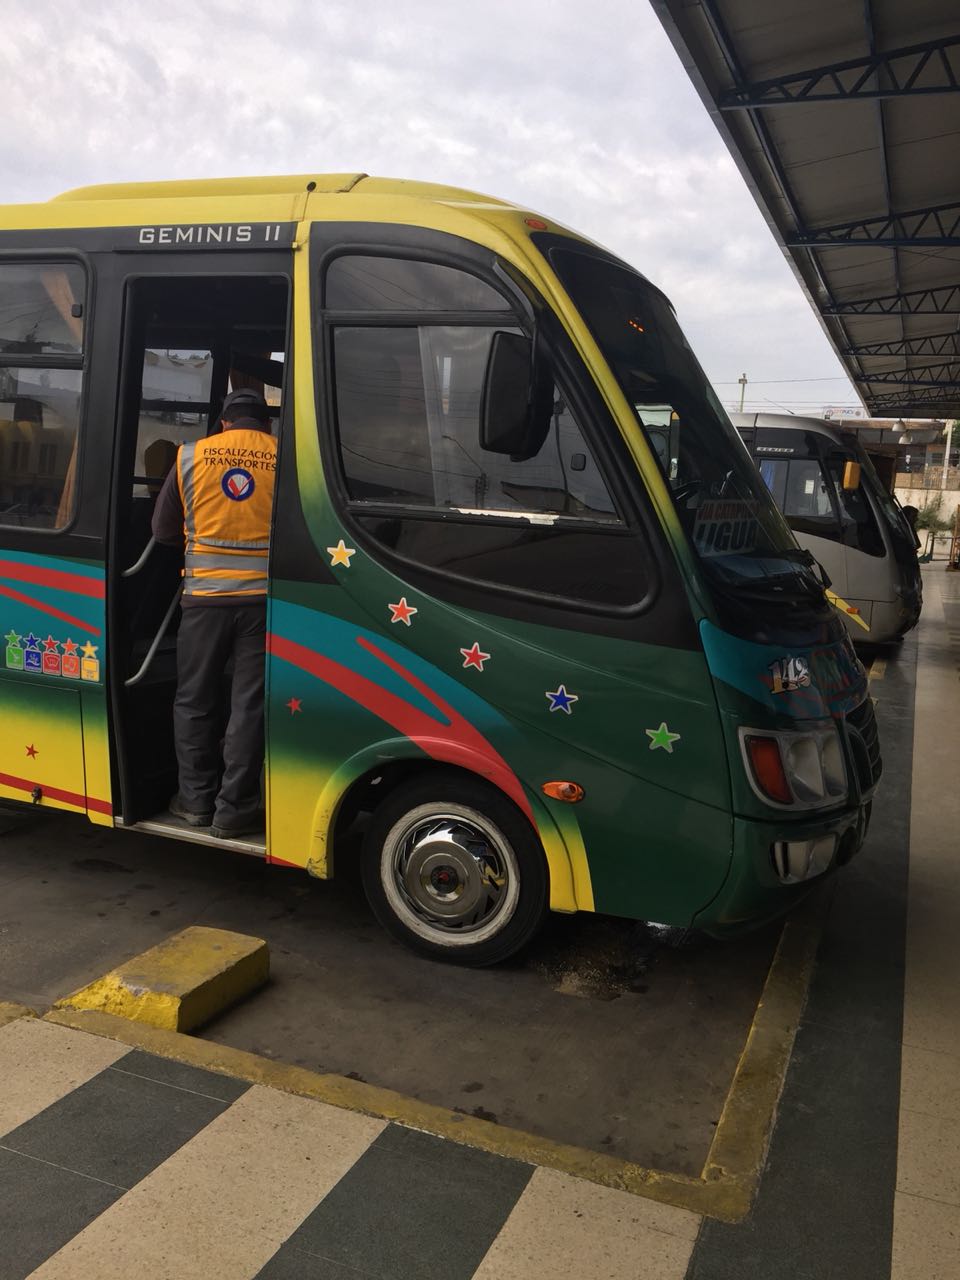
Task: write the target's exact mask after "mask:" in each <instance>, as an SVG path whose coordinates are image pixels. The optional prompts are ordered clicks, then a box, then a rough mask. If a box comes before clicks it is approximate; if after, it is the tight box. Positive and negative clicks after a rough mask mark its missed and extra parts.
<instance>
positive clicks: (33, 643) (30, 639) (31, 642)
mask: <svg viewBox="0 0 960 1280" xmlns="http://www.w3.org/2000/svg"><path fill="white" fill-rule="evenodd" d="M23 647H24V648H25V649H39V648H40V637H39V636H35V635H34V634H33V632H32V631H31V632H30V634H29V635H28V636H27V638H26V640H24V642H23Z"/></svg>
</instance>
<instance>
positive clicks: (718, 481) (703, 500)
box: [549, 241, 820, 595]
mask: <svg viewBox="0 0 960 1280" xmlns="http://www.w3.org/2000/svg"><path fill="white" fill-rule="evenodd" d="M553 244H554V247H552V248H551V249H550V250H549V259H550V262H551V264H552V265H553V267H554V269H555V271H556V272H557V275H558V276H559V277H560V280H561V282H562V284H563V285H564V287H565V288H566V290H567V292H568V293H569V294H570V296H571V298H572V299H573V301H574V303H575V304H576V306H577V308H578V309H579V311H580V313H581V314H582V316H583V317H584V319H585V321H586V322H587V325H588V326H589V328H590V330H591V332H592V334H593V336H594V338H595V339H596V341H597V344H598V345H599V347H600V349H601V351H602V352H603V355H604V357H605V358H606V360H607V362H608V363H609V365H610V368H611V369H612V371H613V373H614V374H615V376H616V378H617V380H618V382H619V383H620V386H621V387H622V389H623V392H624V394H625V395H626V397H627V399H628V400H629V402H630V404H631V405H632V406H633V409H634V412H635V413H636V415H637V420H638V422H639V424H640V426H641V427H642V428H643V430H644V433H645V435H646V437H647V439H648V441H649V442H650V445H651V447H652V448H653V451H654V453H655V454H656V456H657V459H658V461H659V463H660V466H661V468H662V470H663V473H664V476H665V478H666V481H667V484H668V485H669V488H670V492H671V496H672V498H673V503H674V506H675V508H676V511H677V514H678V516H679V518H680V523H681V525H682V526H683V528H684V530H685V532H686V533H687V536H688V537H689V539H690V542H691V544H692V545H693V547H694V548H695V550H696V552H697V554H698V556H699V559H700V562H701V564H702V565H703V567H704V570H705V572H706V575H707V577H708V578H709V579H710V580H711V581H712V582H713V583H714V584H715V585H718V586H721V587H723V586H728V587H734V588H737V589H748V590H750V591H753V592H756V591H763V590H766V589H770V588H775V589H776V591H777V592H778V593H782V592H783V591H784V590H790V589H798V590H800V591H802V592H803V593H804V594H807V595H809V594H813V595H816V594H817V593H819V591H820V584H819V583H818V582H817V581H816V579H815V578H814V576H813V572H812V569H811V564H812V560H811V557H809V555H808V554H807V553H805V552H801V551H800V550H799V548H798V547H797V543H796V541H795V539H794V537H793V534H792V533H791V531H790V529H789V528H788V526H787V524H786V522H785V521H784V519H783V517H782V515H781V514H780V512H779V511H778V510H777V507H776V504H775V503H774V501H773V498H772V497H771V495H770V492H769V490H768V489H767V486H766V485H765V484H763V482H762V481H761V479H760V477H759V475H758V474H757V471H756V469H755V467H754V466H753V463H752V462H751V460H750V457H749V455H748V454H747V451H746V449H745V448H744V446H743V444H742V443H741V441H740V438H739V436H738V435H737V433H736V431H735V430H734V428H733V426H732V424H731V422H730V420H729V418H728V417H727V415H726V413H725V412H724V410H723V408H722V406H721V405H720V403H719V401H718V400H717V398H716V396H715V394H714V392H713V389H712V388H711V386H710V384H709V382H708V381H707V379H706V376H705V375H704V373H703V370H702V369H701V368H700V365H699V363H698V362H697V359H696V357H695V356H694V354H693V352H692V351H691V349H690V347H689V345H688V343H687V341H686V338H685V337H684V336H683V333H682V331H681V329H680V326H679V324H678V323H677V319H676V316H675V315H674V312H673V308H672V307H671V306H670V303H669V302H668V301H667V299H666V298H665V297H664V296H663V294H661V293H660V291H659V290H658V289H656V288H654V286H653V285H651V284H650V283H649V282H648V281H646V280H644V279H643V277H642V276H640V275H638V274H637V273H636V272H635V271H632V270H631V269H629V268H628V267H626V266H623V265H622V264H619V263H617V262H615V261H612V260H610V259H609V258H605V257H602V256H601V255H600V254H597V253H593V252H591V251H590V250H589V249H587V248H586V247H583V248H581V247H580V246H577V247H576V248H566V247H562V248H558V247H556V241H554V242H553Z"/></svg>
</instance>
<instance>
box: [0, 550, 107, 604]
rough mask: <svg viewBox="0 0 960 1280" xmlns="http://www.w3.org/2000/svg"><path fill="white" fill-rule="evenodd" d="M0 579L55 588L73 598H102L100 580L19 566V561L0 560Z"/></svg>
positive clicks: (81, 575) (26, 565)
mask: <svg viewBox="0 0 960 1280" xmlns="http://www.w3.org/2000/svg"><path fill="white" fill-rule="evenodd" d="M0 577H2V578H10V579H11V581H13V582H29V583H30V585H31V586H34V587H55V588H56V589H57V590H58V591H69V592H71V593H72V594H73V595H75V596H90V597H91V599H93V600H102V599H103V598H104V594H105V591H104V585H103V579H102V578H91V577H89V576H88V575H87V574H83V573H68V572H67V571H66V570H64V569H41V568H40V566H39V565H32V564H21V563H20V561H19V560H0Z"/></svg>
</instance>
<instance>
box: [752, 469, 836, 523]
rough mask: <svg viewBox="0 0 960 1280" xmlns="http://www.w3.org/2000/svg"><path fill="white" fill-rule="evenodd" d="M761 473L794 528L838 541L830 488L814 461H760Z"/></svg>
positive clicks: (821, 470)
mask: <svg viewBox="0 0 960 1280" xmlns="http://www.w3.org/2000/svg"><path fill="white" fill-rule="evenodd" d="M758 465H759V467H760V474H761V476H762V477H763V479H764V481H765V482H766V486H767V488H768V489H769V490H770V492H771V494H772V495H773V499H774V501H775V502H776V504H777V506H778V507H779V508H780V510H781V511H782V512H783V514H784V515H785V516H786V517H787V521H788V523H789V525H790V527H791V529H798V530H800V531H801V532H802V533H813V534H816V535H817V536H819V537H821V538H833V539H834V540H835V541H836V540H838V538H839V533H840V530H839V524H838V521H837V515H836V512H835V511H834V509H833V502H832V501H831V497H830V488H829V485H828V482H827V478H826V476H825V475H824V473H823V468H822V466H821V465H820V462H819V461H818V460H817V459H815V458H760V459H758Z"/></svg>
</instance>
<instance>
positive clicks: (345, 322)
mask: <svg viewBox="0 0 960 1280" xmlns="http://www.w3.org/2000/svg"><path fill="white" fill-rule="evenodd" d="M325 286H326V287H325V298H326V302H327V307H328V311H327V315H328V321H329V323H330V327H331V329H332V337H333V341H332V354H333V367H332V370H331V372H332V383H333V389H334V400H335V426H336V435H337V445H338V453H339V459H338V460H339V464H340V473H341V478H342V483H343V487H344V489H345V491H346V495H347V499H348V501H349V503H350V506H351V509H352V510H353V512H354V514H355V515H356V516H357V517H358V518H359V519H361V521H362V522H363V524H364V526H365V527H366V528H368V529H369V531H370V533H371V534H372V536H374V537H376V538H377V539H379V540H380V541H381V542H383V543H384V545H385V546H386V547H388V548H389V549H390V550H393V551H396V552H398V553H399V554H401V555H403V556H405V557H406V558H408V559H411V560H414V561H416V562H417V563H420V564H424V565H427V566H432V567H434V568H437V569H442V570H443V571H445V572H447V573H450V574H454V575H456V576H458V577H470V578H472V579H474V580H475V581H478V582H485V583H489V584H491V585H504V586H508V587H511V588H515V589H522V590H524V591H534V592H539V593H541V594H543V595H546V596H559V597H566V598H567V599H576V600H586V601H588V602H590V601H596V602H598V603H601V604H605V605H606V604H610V605H614V606H623V605H629V604H634V603H637V602H638V601H640V600H641V599H642V598H643V597H644V594H645V592H646V590H647V587H648V581H647V578H646V572H647V571H646V568H645V561H644V557H642V556H637V555H630V554H628V553H627V552H626V548H625V543H624V539H625V538H631V537H634V536H639V535H635V534H634V533H632V531H630V530H628V529H627V527H626V525H625V523H624V521H623V520H622V518H621V516H620V513H619V512H618V510H617V507H616V504H615V502H614V500H613V497H612V495H611V493H610V490H609V489H608V487H607V483H606V481H605V479H604V477H603V474H602V472H601V469H600V467H599V466H598V464H597V461H596V458H595V456H594V451H593V450H592V448H591V446H590V443H589V439H588V436H587V434H586V433H585V432H584V430H583V428H582V425H581V423H579V422H578V421H577V417H576V415H575V413H574V410H573V408H572V406H571V403H570V398H569V396H568V395H567V394H566V392H565V390H564V388H563V387H562V386H560V384H559V383H558V384H556V385H555V386H554V388H553V401H552V414H551V421H550V425H549V429H548V430H547V433H546V437H545V439H544V441H543V444H542V445H541V447H540V449H539V450H538V451H537V453H536V454H535V455H534V456H532V457H530V458H524V459H520V458H514V457H511V456H509V455H507V454H501V453H497V452H494V451H491V450H486V449H483V448H482V447H481V444H480V403H481V398H482V394H483V386H484V377H485V372H486V368H487V361H488V357H489V353H490V348H491V344H492V341H493V335H494V333H496V332H497V331H504V330H506V331H511V332H517V331H519V329H520V326H519V324H518V320H517V317H516V316H514V315H513V314H512V313H511V311H510V309H509V308H510V305H511V304H510V303H509V302H508V301H507V300H506V298H504V297H501V296H500V294H499V293H497V292H496V290H494V289H493V288H492V286H490V285H488V284H487V283H486V282H485V281H482V280H480V279H478V278H477V277H475V276H473V275H471V274H470V273H469V272H466V271H461V270H459V269H455V268H452V267H447V266H441V265H440V264H433V263H425V262H420V261H412V260H411V261H407V260H403V259H390V258H370V257H365V256H362V255H357V257H352V256H344V257H339V258H336V259H335V260H334V261H333V263H332V264H331V266H330V267H329V268H328V272H327V278H326V281H325ZM333 308H336V310H333ZM331 311H332V314H331ZM358 313H359V314H358ZM398 313H399V314H398ZM412 313H415V314H412ZM441 313H442V314H441ZM361 315H362V322H361V321H360V316H361ZM378 508H379V509H380V511H379V514H378ZM388 509H389V510H388ZM439 513H444V514H445V515H446V516H447V519H445V520H444V521H443V522H442V523H440V522H438V521H437V519H436V517H437V515H438V514H439ZM451 517H453V518H451ZM457 517H461V518H459V519H458V518H457ZM478 517H481V518H482V519H480V520H478ZM518 517H519V518H522V520H523V523H521V522H520V521H519V520H518Z"/></svg>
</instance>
